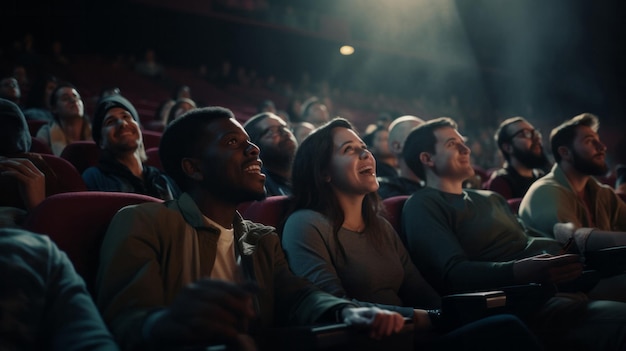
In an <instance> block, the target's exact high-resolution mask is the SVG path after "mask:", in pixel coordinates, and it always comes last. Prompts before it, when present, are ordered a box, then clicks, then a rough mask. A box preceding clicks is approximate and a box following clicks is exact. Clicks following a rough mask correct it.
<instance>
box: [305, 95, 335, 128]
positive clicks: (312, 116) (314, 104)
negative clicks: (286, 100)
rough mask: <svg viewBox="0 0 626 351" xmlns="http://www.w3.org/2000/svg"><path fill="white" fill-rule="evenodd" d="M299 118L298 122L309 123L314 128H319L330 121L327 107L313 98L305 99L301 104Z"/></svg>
mask: <svg viewBox="0 0 626 351" xmlns="http://www.w3.org/2000/svg"><path fill="white" fill-rule="evenodd" d="M300 117H301V118H300V121H302V122H309V123H311V124H313V125H314V126H315V127H319V126H321V125H322V124H324V123H326V122H328V121H329V120H330V114H329V112H328V107H327V106H326V105H325V104H324V103H323V102H322V100H320V99H319V98H317V97H315V96H313V97H310V98H308V99H306V100H305V101H304V102H303V103H302V113H301V114H300Z"/></svg>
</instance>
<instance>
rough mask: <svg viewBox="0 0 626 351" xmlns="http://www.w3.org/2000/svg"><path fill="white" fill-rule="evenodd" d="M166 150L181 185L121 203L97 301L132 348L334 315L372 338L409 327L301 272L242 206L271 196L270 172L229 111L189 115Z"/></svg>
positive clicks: (174, 127) (213, 339)
mask: <svg viewBox="0 0 626 351" xmlns="http://www.w3.org/2000/svg"><path fill="white" fill-rule="evenodd" d="M159 152H160V156H161V161H162V162H163V167H164V168H165V170H166V172H167V173H168V174H170V175H171V176H172V178H174V180H175V181H176V182H177V184H178V186H179V187H180V188H181V189H182V190H183V191H184V193H183V194H182V195H181V196H180V198H179V199H178V200H175V201H168V202H165V203H162V204H161V203H146V204H141V205H137V206H129V207H125V208H123V209H121V210H120V211H119V212H118V213H117V214H116V215H115V216H114V217H113V220H112V221H111V224H110V226H109V228H108V230H107V233H106V235H105V238H104V242H103V244H102V249H101V256H100V257H101V261H100V268H99V272H98V279H97V291H98V293H97V296H98V299H97V300H98V307H99V308H100V310H101V313H102V314H103V316H104V320H105V321H106V322H107V323H108V325H109V328H110V329H111V331H112V332H113V334H114V335H115V337H116V339H117V340H118V341H119V342H120V343H121V345H122V347H123V348H124V349H146V348H148V347H151V346H153V347H161V348H164V349H169V348H171V347H176V348H184V347H186V346H193V347H201V346H206V345H210V344H216V343H220V344H222V343H226V344H233V343H234V344H237V343H238V342H250V338H249V337H247V335H253V336H254V337H258V338H262V337H263V336H264V333H263V332H264V329H265V328H270V327H274V326H287V325H302V324H312V323H317V322H325V321H326V322H333V321H337V320H339V321H344V322H347V323H356V324H366V325H368V326H370V327H371V328H372V329H371V333H372V335H373V336H375V337H381V336H384V335H389V334H390V333H392V332H394V331H398V330H399V329H401V328H402V325H403V323H404V320H403V318H402V317H401V316H400V315H399V314H396V313H391V312H388V311H383V310H380V309H376V308H357V306H356V305H355V304H353V303H351V302H350V301H347V300H344V299H339V298H336V297H334V296H332V295H330V294H327V293H324V292H322V291H320V290H317V289H316V288H315V287H314V286H313V285H311V284H310V282H308V281H306V280H304V279H300V278H297V277H296V276H294V275H293V274H292V273H291V271H290V270H289V267H288V265H287V261H286V260H285V257H284V253H283V251H282V248H281V246H280V239H279V238H278V235H276V233H275V232H274V228H272V227H266V226H264V225H262V224H258V223H252V222H250V221H246V220H243V219H242V218H241V216H240V215H239V214H238V213H237V210H236V209H237V206H238V205H239V204H240V203H242V202H246V201H252V200H261V199H263V198H264V197H265V187H264V183H265V181H264V180H265V175H263V174H262V173H261V160H260V159H259V149H258V148H257V147H256V145H254V144H252V143H251V142H250V140H249V137H248V135H247V134H246V132H245V130H244V129H243V127H242V126H241V124H239V122H237V120H236V119H235V116H234V115H233V114H232V112H231V111H230V110H227V109H224V108H220V107H205V108H199V109H196V110H193V111H189V112H187V113H186V114H184V115H183V116H181V117H180V118H179V119H177V120H175V121H174V122H173V123H172V124H171V125H170V126H169V127H168V128H167V129H166V130H165V132H164V133H163V139H162V141H161V145H160V147H159ZM338 317H339V318H338Z"/></svg>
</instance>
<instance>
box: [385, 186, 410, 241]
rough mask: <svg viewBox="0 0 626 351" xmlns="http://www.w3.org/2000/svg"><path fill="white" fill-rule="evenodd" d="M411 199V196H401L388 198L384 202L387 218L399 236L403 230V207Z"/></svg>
mask: <svg viewBox="0 0 626 351" xmlns="http://www.w3.org/2000/svg"><path fill="white" fill-rule="evenodd" d="M408 198H409V195H399V196H392V197H388V198H386V199H384V200H383V206H385V218H386V219H387V220H388V221H389V223H391V225H392V226H393V228H394V229H395V230H396V232H397V233H398V234H400V233H401V230H402V207H404V203H405V202H406V200H407V199H408Z"/></svg>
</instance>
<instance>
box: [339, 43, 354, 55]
mask: <svg viewBox="0 0 626 351" xmlns="http://www.w3.org/2000/svg"><path fill="white" fill-rule="evenodd" d="M339 52H340V53H341V54H342V55H344V56H348V55H352V54H354V48H353V47H352V46H350V45H344V46H342V47H341V48H340V49H339Z"/></svg>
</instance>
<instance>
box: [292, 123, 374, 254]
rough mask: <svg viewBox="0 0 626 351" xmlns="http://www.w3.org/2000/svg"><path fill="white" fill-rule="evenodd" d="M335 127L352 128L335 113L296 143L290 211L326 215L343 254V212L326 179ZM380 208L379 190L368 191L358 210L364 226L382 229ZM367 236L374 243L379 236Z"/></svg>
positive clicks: (352, 128) (372, 229)
mask: <svg viewBox="0 0 626 351" xmlns="http://www.w3.org/2000/svg"><path fill="white" fill-rule="evenodd" d="M335 128H347V129H351V130H355V129H354V127H353V126H352V124H351V123H350V122H349V121H348V120H346V119H344V118H341V117H335V118H333V119H332V120H330V121H329V122H327V123H326V124H324V125H322V126H321V127H319V128H317V129H315V130H314V131H313V132H312V133H311V134H310V135H309V136H308V137H306V138H305V139H304V140H303V141H302V144H300V146H298V149H297V151H296V156H295V158H294V162H293V169H292V175H291V180H292V189H293V190H292V192H293V195H292V198H293V201H292V209H291V211H292V212H293V211H296V210H299V209H310V210H313V211H316V212H319V213H321V214H323V215H324V216H326V217H327V218H328V219H329V221H330V222H331V223H332V226H333V237H334V240H335V242H336V244H337V248H338V250H339V251H340V253H341V254H342V257H344V258H345V252H344V249H343V246H342V245H341V244H340V242H339V239H338V237H337V233H338V232H339V229H341V226H342V225H343V221H344V213H343V210H342V208H341V205H340V204H339V201H338V199H337V197H336V196H335V193H334V190H333V189H332V187H331V185H330V183H329V182H328V181H327V180H326V179H325V178H326V177H325V174H326V173H328V168H329V167H330V161H331V158H332V154H333V149H334V144H333V141H332V140H333V134H332V133H333V130H334V129H335ZM382 211H383V207H382V204H381V200H380V197H379V196H378V193H377V192H372V193H369V194H367V195H366V196H365V199H364V200H363V204H362V207H361V213H362V216H363V220H364V221H365V226H366V227H367V228H369V229H371V232H372V233H381V232H382V230H384V226H383V221H382V219H381V215H382ZM370 239H371V240H374V242H375V243H376V242H377V240H378V239H379V236H376V237H373V238H370Z"/></svg>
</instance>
